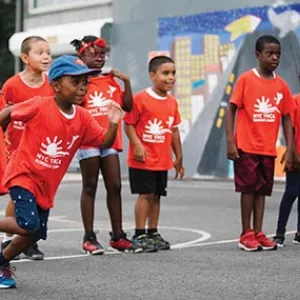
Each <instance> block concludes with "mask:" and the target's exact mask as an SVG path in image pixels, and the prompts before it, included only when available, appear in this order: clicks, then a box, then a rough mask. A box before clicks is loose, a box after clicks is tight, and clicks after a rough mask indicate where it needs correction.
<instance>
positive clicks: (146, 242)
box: [132, 234, 158, 253]
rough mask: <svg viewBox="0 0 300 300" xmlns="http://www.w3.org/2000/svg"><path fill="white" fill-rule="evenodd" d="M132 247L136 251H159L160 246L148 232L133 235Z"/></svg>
mask: <svg viewBox="0 0 300 300" xmlns="http://www.w3.org/2000/svg"><path fill="white" fill-rule="evenodd" d="M132 249H133V252H134V253H141V252H157V251H158V247H157V244H156V243H155V241H154V240H153V239H151V238H150V237H149V236H148V235H146V234H142V235H140V236H134V237H133V239H132Z"/></svg>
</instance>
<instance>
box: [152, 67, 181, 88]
mask: <svg viewBox="0 0 300 300" xmlns="http://www.w3.org/2000/svg"><path fill="white" fill-rule="evenodd" d="M175 75H176V67H175V64H173V63H164V64H162V65H160V66H159V68H158V69H157V70H156V72H155V73H154V72H150V78H151V80H152V82H153V84H154V86H155V87H156V88H157V89H159V90H160V91H162V92H168V91H170V90H172V88H173V86H174V83H175V81H176V76H175Z"/></svg>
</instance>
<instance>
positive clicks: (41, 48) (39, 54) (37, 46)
mask: <svg viewBox="0 0 300 300" xmlns="http://www.w3.org/2000/svg"><path fill="white" fill-rule="evenodd" d="M21 59H22V61H23V62H24V64H25V65H26V66H27V67H29V68H31V69H32V70H34V71H38V72H44V71H47V70H48V68H49V66H50V64H51V62H52V58H51V52H50V47H49V44H48V43H47V42H44V41H33V42H32V43H31V44H30V51H29V53H28V54H24V53H22V55H21Z"/></svg>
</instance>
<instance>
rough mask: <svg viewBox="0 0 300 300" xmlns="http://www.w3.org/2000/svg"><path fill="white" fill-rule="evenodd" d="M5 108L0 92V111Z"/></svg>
mask: <svg viewBox="0 0 300 300" xmlns="http://www.w3.org/2000/svg"><path fill="white" fill-rule="evenodd" d="M5 107H6V103H5V100H4V97H3V94H2V92H1V91H0V111H1V110H2V109H3V108H5Z"/></svg>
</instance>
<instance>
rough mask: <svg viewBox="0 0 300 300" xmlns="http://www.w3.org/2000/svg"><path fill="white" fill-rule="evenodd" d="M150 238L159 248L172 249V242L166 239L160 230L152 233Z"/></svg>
mask: <svg viewBox="0 0 300 300" xmlns="http://www.w3.org/2000/svg"><path fill="white" fill-rule="evenodd" d="M150 238H151V239H153V240H154V242H155V243H156V244H157V247H158V250H170V248H171V244H170V243H169V242H167V241H166V240H164V239H163V238H162V237H161V235H160V234H159V233H158V232H155V233H153V234H151V235H150Z"/></svg>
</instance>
